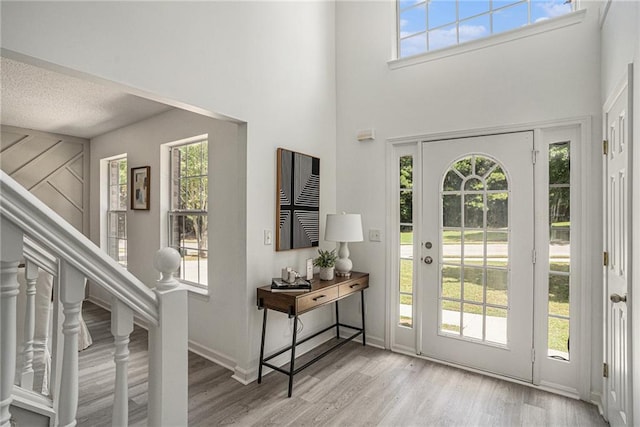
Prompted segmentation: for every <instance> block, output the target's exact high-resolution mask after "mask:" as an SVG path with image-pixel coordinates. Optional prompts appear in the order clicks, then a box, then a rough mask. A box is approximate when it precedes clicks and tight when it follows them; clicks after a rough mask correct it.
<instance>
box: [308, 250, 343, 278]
mask: <svg viewBox="0 0 640 427" xmlns="http://www.w3.org/2000/svg"><path fill="white" fill-rule="evenodd" d="M318 254H319V256H318V258H316V259H314V260H313V265H315V266H316V267H320V280H333V271H334V267H335V266H336V260H337V259H338V256H337V255H336V250H335V249H333V250H331V251H323V250H322V249H318Z"/></svg>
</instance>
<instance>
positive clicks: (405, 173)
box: [400, 156, 413, 188]
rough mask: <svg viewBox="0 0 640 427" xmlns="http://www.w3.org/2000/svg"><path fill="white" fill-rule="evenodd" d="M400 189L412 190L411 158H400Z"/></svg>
mask: <svg viewBox="0 0 640 427" xmlns="http://www.w3.org/2000/svg"><path fill="white" fill-rule="evenodd" d="M400 188H413V157H412V156H402V157H400Z"/></svg>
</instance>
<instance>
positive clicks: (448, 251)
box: [442, 230, 462, 264]
mask: <svg viewBox="0 0 640 427" xmlns="http://www.w3.org/2000/svg"><path fill="white" fill-rule="evenodd" d="M461 258H462V233H461V232H460V230H445V231H443V233H442V259H443V261H444V262H445V263H447V264H452V263H454V264H460V263H461V262H462V260H461Z"/></svg>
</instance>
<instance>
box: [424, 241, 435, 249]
mask: <svg viewBox="0 0 640 427" xmlns="http://www.w3.org/2000/svg"><path fill="white" fill-rule="evenodd" d="M424 247H425V248H427V249H431V248H432V247H433V244H431V242H426V243H425V244H424Z"/></svg>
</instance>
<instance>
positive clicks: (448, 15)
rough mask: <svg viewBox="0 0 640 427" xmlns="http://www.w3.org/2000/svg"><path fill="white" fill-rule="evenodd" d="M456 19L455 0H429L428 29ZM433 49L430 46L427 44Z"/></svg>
mask: <svg viewBox="0 0 640 427" xmlns="http://www.w3.org/2000/svg"><path fill="white" fill-rule="evenodd" d="M455 20H456V2H455V1H451V0H431V1H429V29H432V28H436V27H440V26H442V25H445V24H449V23H451V22H455ZM429 47H430V48H431V49H433V47H432V46H429Z"/></svg>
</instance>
